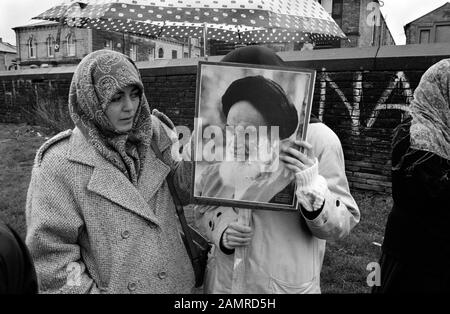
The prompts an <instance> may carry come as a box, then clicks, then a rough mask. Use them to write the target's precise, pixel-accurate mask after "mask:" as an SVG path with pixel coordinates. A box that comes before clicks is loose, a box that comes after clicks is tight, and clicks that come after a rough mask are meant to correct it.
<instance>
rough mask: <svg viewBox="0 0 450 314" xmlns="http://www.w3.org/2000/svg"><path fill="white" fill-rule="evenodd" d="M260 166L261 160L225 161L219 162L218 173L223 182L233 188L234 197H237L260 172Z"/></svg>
mask: <svg viewBox="0 0 450 314" xmlns="http://www.w3.org/2000/svg"><path fill="white" fill-rule="evenodd" d="M261 166H262V165H261V162H250V163H249V162H246V161H225V162H222V163H221V164H220V167H219V174H220V177H221V179H222V182H223V184H224V185H225V186H228V187H231V188H233V189H234V198H235V199H239V198H240V195H242V194H244V193H245V191H246V190H247V189H248V188H249V186H250V185H251V184H252V182H253V181H254V180H255V178H256V177H257V176H259V175H260V174H261V170H262V169H263V167H261Z"/></svg>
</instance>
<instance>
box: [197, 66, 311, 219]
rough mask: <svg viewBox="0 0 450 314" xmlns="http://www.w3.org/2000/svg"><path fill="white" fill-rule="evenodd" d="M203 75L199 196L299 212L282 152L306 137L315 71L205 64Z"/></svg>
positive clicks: (199, 115)
mask: <svg viewBox="0 0 450 314" xmlns="http://www.w3.org/2000/svg"><path fill="white" fill-rule="evenodd" d="M198 78H199V83H198V91H197V107H196V111H197V114H196V118H197V121H196V122H197V124H196V128H195V130H194V134H196V138H195V145H194V152H195V157H194V160H195V164H194V183H193V184H192V186H193V195H194V199H195V200H196V201H197V202H203V203H205V202H206V203H210V204H211V203H214V204H219V205H229V206H235V207H249V208H254V209H258V208H265V209H268V208H272V209H273V210H281V209H286V210H295V207H296V197H295V188H296V187H295V182H294V180H293V175H294V174H293V173H291V171H290V169H289V168H287V167H286V166H285V165H284V163H283V161H281V160H280V148H281V146H282V145H286V143H287V141H289V140H293V139H294V140H295V139H297V140H304V139H305V138H306V132H307V127H308V122H309V117H310V113H311V103H312V96H313V95H312V93H313V91H314V83H315V71H311V70H302V69H292V68H280V67H278V68H277V67H273V66H272V67H261V66H260V67H256V66H255V65H253V66H252V65H242V64H234V65H233V64H231V63H228V64H227V63H205V62H201V63H200V64H199V73H198Z"/></svg>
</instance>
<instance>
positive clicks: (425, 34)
mask: <svg viewBox="0 0 450 314" xmlns="http://www.w3.org/2000/svg"><path fill="white" fill-rule="evenodd" d="M429 42H430V30H429V29H423V30H421V31H420V38H419V43H420V44H428V43H429Z"/></svg>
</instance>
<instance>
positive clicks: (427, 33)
mask: <svg viewBox="0 0 450 314" xmlns="http://www.w3.org/2000/svg"><path fill="white" fill-rule="evenodd" d="M404 29H405V35H406V44H431V43H445V42H446V43H448V42H450V2H447V3H446V4H444V5H443V6H441V7H439V8H437V9H435V10H433V11H431V12H429V13H427V14H425V15H423V16H421V17H419V18H418V19H416V20H414V21H412V22H410V23H408V24H406V25H405V27H404Z"/></svg>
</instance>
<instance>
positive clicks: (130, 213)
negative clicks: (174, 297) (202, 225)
mask: <svg viewBox="0 0 450 314" xmlns="http://www.w3.org/2000/svg"><path fill="white" fill-rule="evenodd" d="M152 130H153V132H152V133H153V135H152V140H153V141H156V143H157V145H158V147H159V148H160V150H161V152H162V153H163V156H164V162H162V161H161V160H159V159H158V158H157V157H156V156H155V154H154V152H153V151H152V150H151V148H149V149H148V152H147V154H146V158H145V161H144V165H143V168H142V172H141V176H140V178H139V182H138V186H137V188H136V187H135V186H134V185H133V184H132V183H131V182H130V181H129V180H128V179H127V177H126V176H125V175H124V174H123V173H121V172H120V171H119V170H118V169H117V168H116V167H114V166H113V165H112V164H111V163H110V162H108V161H106V159H104V158H103V157H102V156H101V155H100V154H99V153H98V152H97V151H96V150H95V149H94V148H93V147H92V146H91V145H90V144H89V143H88V142H87V141H86V139H85V137H84V136H83V135H82V133H81V132H80V130H79V129H78V128H75V129H74V130H68V131H65V132H63V133H60V134H58V135H56V136H55V137H53V138H52V139H50V140H49V141H47V142H46V143H45V144H44V145H43V146H42V147H41V148H40V149H39V151H38V153H37V155H36V159H35V164H34V167H33V171H32V178H31V182H30V186H29V190H28V195H27V204H26V220H27V236H26V243H27V245H28V247H29V249H30V252H31V255H32V258H33V260H34V263H35V266H36V271H37V274H38V280H39V288H40V292H42V293H191V291H192V288H193V286H194V273H193V269H192V265H191V262H190V260H189V257H188V255H187V252H186V249H185V247H184V245H183V243H182V240H181V237H180V235H179V227H178V217H177V216H176V211H175V206H174V203H173V199H172V196H171V195H170V192H169V189H168V185H167V182H166V181H165V179H166V176H167V174H168V173H169V172H170V169H171V168H172V170H173V171H174V173H175V184H176V187H177V189H178V190H179V191H180V192H181V193H180V194H181V198H182V199H183V200H184V201H186V200H187V199H188V197H189V194H188V191H189V184H190V173H191V165H190V164H189V163H188V162H177V161H175V160H174V159H172V158H171V149H170V148H171V144H172V141H171V139H170V137H169V136H168V134H167V132H166V126H165V125H164V124H163V123H161V122H160V121H159V120H158V119H157V118H156V117H154V116H152Z"/></svg>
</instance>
